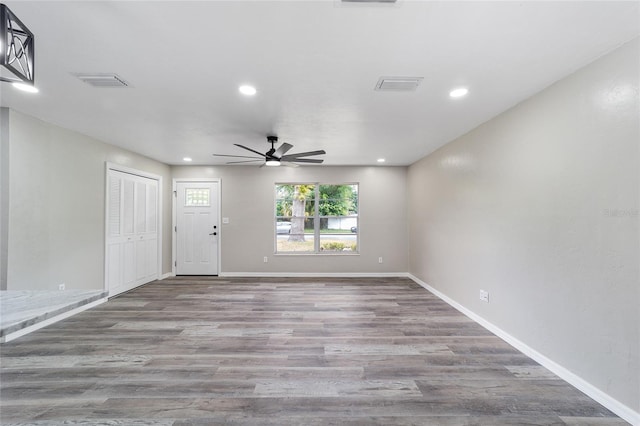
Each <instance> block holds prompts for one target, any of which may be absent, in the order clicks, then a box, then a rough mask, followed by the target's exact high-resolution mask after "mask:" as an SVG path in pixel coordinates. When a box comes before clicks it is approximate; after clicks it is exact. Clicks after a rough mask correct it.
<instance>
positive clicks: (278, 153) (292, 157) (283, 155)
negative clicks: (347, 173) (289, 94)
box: [213, 136, 326, 167]
mask: <svg viewBox="0 0 640 426" xmlns="http://www.w3.org/2000/svg"><path fill="white" fill-rule="evenodd" d="M277 142H278V137H277V136H267V143H270V144H271V149H270V150H269V151H267V152H265V153H264V154H263V153H261V152H258V151H256V150H254V149H251V148H248V147H246V146H244V145H240V144H238V143H234V145H235V146H237V147H240V148H242V149H246V150H247V151H251V152H252V153H254V154H257V155H258V156H257V157H256V156H252V157H250V156H247V155H225V154H213V155H214V156H215V157H234V158H251V160H239V161H229V162H228V163H227V164H241V163H258V162H264V164H263V165H264V166H280V165H283V166H290V167H298V164H296V163H310V164H320V163H322V162H323V161H324V160H321V159H316V158H302V157H311V156H314V155H322V154H326V152H325V151H324V150H323V149H320V150H318V151H307V152H299V153H297V154H287V152H289V150H290V149H291V148H293V145H290V144H288V143H286V142H283V143H282V145H280V146H279V147H278V149H276V147H275V144H276V143H277Z"/></svg>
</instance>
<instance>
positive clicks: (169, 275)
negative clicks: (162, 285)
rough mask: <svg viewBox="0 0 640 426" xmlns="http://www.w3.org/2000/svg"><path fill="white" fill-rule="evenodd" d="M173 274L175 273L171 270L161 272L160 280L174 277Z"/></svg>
mask: <svg viewBox="0 0 640 426" xmlns="http://www.w3.org/2000/svg"><path fill="white" fill-rule="evenodd" d="M175 276H176V275H175V274H174V273H173V272H167V273H166V274H162V276H161V277H160V280H164V279H167V278H171V277H175Z"/></svg>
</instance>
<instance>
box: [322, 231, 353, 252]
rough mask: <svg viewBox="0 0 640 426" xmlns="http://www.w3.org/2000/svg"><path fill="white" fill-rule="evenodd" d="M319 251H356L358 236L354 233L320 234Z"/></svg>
mask: <svg viewBox="0 0 640 426" xmlns="http://www.w3.org/2000/svg"><path fill="white" fill-rule="evenodd" d="M320 251H322V252H357V251H358V236H357V235H356V234H352V233H349V234H320Z"/></svg>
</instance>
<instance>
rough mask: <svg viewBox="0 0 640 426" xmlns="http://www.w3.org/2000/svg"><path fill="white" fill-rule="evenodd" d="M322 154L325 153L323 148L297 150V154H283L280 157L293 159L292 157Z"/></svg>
mask: <svg viewBox="0 0 640 426" xmlns="http://www.w3.org/2000/svg"><path fill="white" fill-rule="evenodd" d="M322 154H326V152H325V150H324V149H321V150H319V151H308V152H299V153H297V154H289V155H283V156H282V157H281V158H280V159H281V160H284V161H291V160H293V161H295V160H294V158H298V157H308V156H310V155H322Z"/></svg>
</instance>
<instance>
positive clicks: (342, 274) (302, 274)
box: [218, 272, 409, 278]
mask: <svg viewBox="0 0 640 426" xmlns="http://www.w3.org/2000/svg"><path fill="white" fill-rule="evenodd" d="M218 276H219V277H248V278H260V277H266V278H270V277H274V278H287V277H290V278H375V277H405V278H406V277H409V274H408V273H407V272H220V274H218Z"/></svg>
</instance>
